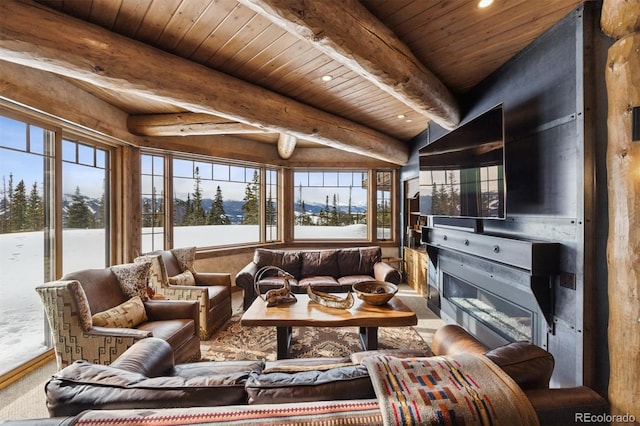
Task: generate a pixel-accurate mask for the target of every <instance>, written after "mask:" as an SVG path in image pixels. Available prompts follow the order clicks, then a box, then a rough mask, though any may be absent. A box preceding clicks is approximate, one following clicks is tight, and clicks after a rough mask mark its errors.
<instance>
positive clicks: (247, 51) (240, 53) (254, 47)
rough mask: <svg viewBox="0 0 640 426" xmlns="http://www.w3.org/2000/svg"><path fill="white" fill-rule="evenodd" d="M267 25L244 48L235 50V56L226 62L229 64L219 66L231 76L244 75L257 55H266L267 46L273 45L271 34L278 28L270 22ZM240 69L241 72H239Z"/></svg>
mask: <svg viewBox="0 0 640 426" xmlns="http://www.w3.org/2000/svg"><path fill="white" fill-rule="evenodd" d="M267 24H268V25H267V26H266V27H265V28H262V30H261V31H260V33H258V34H256V35H255V36H254V37H252V38H251V40H250V41H249V42H246V43H245V44H244V46H242V47H241V48H240V49H237V50H236V52H235V54H234V55H233V56H232V57H231V58H229V61H228V62H231V64H227V63H224V64H221V66H222V67H224V68H225V69H226V70H227V71H228V72H229V73H231V74H234V75H237V74H236V73H239V74H244V70H245V69H246V68H249V69H251V68H252V66H253V65H252V64H253V62H254V61H255V58H256V56H257V55H265V54H268V53H265V52H266V51H267V50H268V49H269V46H271V45H272V44H273V37H272V36H271V32H275V31H276V30H279V28H277V27H276V26H275V25H273V24H272V23H271V22H267ZM278 33H279V31H278ZM241 68H242V71H240V69H241Z"/></svg>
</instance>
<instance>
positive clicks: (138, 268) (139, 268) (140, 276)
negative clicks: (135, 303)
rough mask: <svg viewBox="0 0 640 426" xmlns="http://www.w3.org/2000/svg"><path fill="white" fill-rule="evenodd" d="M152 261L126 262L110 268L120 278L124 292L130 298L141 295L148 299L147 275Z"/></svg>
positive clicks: (142, 297) (143, 298) (141, 297)
mask: <svg viewBox="0 0 640 426" xmlns="http://www.w3.org/2000/svg"><path fill="white" fill-rule="evenodd" d="M150 266H151V262H142V263H125V264H122V265H114V266H112V267H111V268H110V269H111V271H112V272H113V273H114V274H115V276H116V277H117V278H118V282H119V283H120V287H121V288H122V292H123V293H124V294H125V295H126V296H127V297H129V298H131V297H135V296H140V299H142V300H147V299H148V295H147V277H148V276H149V268H150Z"/></svg>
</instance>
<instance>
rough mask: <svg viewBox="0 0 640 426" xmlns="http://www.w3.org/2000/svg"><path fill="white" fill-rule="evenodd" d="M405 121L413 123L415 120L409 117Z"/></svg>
mask: <svg viewBox="0 0 640 426" xmlns="http://www.w3.org/2000/svg"><path fill="white" fill-rule="evenodd" d="M405 121H406V122H407V123H413V120H412V119H410V118H407V119H406V120H405Z"/></svg>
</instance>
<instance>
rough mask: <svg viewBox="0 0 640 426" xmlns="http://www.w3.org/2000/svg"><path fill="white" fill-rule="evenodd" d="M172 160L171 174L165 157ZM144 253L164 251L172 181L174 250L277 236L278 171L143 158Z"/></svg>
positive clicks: (253, 241)
mask: <svg viewBox="0 0 640 426" xmlns="http://www.w3.org/2000/svg"><path fill="white" fill-rule="evenodd" d="M163 158H167V159H170V164H171V169H172V170H171V173H170V174H169V173H165V172H164V169H162V166H161V165H162V161H161V159H163ZM142 175H143V183H142V191H143V194H142V209H143V212H142V215H143V237H144V238H143V242H146V244H145V245H144V246H143V250H142V251H143V252H147V251H150V250H151V249H157V248H161V243H160V242H159V240H160V239H161V238H162V232H163V231H162V229H163V226H162V224H163V222H162V220H161V217H166V216H163V215H165V214H166V212H165V210H166V208H169V207H168V206H167V207H165V201H167V202H168V201H169V200H166V197H165V196H164V195H163V194H162V193H161V192H160V191H161V189H160V188H162V187H163V184H162V182H163V181H164V182H165V183H166V182H167V181H166V180H165V179H169V178H170V177H169V176H171V177H172V178H171V180H170V182H169V183H170V186H171V188H172V190H171V193H172V197H171V203H172V204H171V213H172V222H173V227H172V240H173V247H185V246H197V247H212V246H229V245H237V244H252V243H254V244H255V243H261V242H271V241H275V240H277V239H278V238H279V235H278V234H279V226H278V224H279V215H278V211H279V192H280V190H279V183H278V182H279V173H278V171H277V170H275V169H270V168H265V167H258V166H248V165H240V164H232V163H225V162H219V161H207V160H204V159H202V160H192V159H186V158H171V157H170V156H168V155H167V156H164V157H163V156H153V155H147V154H144V155H142Z"/></svg>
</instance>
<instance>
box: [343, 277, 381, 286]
mask: <svg viewBox="0 0 640 426" xmlns="http://www.w3.org/2000/svg"><path fill="white" fill-rule="evenodd" d="M366 281H374V278H373V277H372V276H370V275H347V276H344V277H340V278H338V283H340V285H341V286H342V287H352V286H353V285H354V284H356V283H362V282H366Z"/></svg>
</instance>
